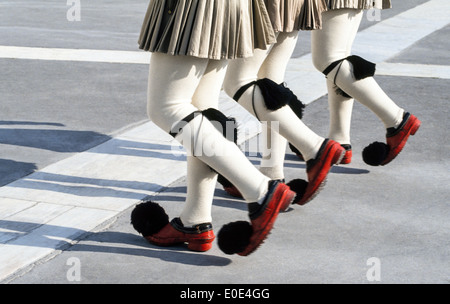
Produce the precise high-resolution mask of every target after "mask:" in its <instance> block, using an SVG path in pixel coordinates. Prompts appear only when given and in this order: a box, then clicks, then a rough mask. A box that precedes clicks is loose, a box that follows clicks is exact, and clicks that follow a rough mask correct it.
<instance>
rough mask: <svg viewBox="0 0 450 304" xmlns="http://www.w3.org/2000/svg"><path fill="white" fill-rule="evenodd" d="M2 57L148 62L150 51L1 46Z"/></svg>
mask: <svg viewBox="0 0 450 304" xmlns="http://www.w3.org/2000/svg"><path fill="white" fill-rule="evenodd" d="M0 58H9V59H30V60H55V61H81V62H104V63H129V64H148V63H149V62H150V53H148V52H144V51H142V52H128V51H108V50H86V49H60V48H36V47H18V46H0Z"/></svg>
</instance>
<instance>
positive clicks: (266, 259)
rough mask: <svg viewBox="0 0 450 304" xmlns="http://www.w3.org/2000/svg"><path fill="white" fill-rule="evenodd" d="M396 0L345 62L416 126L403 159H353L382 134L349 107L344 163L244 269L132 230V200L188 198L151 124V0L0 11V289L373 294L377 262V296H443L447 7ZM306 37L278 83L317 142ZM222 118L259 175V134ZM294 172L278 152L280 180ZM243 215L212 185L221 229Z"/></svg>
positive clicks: (12, 4)
mask: <svg viewBox="0 0 450 304" xmlns="http://www.w3.org/2000/svg"><path fill="white" fill-rule="evenodd" d="M396 2H400V1H394V8H393V9H392V10H389V11H383V12H382V15H381V20H380V21H376V22H375V21H370V20H369V19H370V18H364V22H363V25H362V26H361V31H360V33H359V36H358V40H357V42H356V44H355V53H358V54H361V55H363V56H364V57H366V58H369V59H371V60H373V61H375V62H377V63H378V76H377V78H376V79H377V80H378V81H379V83H380V85H381V87H382V88H383V89H385V91H386V92H387V93H388V95H389V96H391V97H392V98H393V99H394V100H395V101H396V102H397V103H398V104H399V105H401V106H403V107H404V108H406V109H407V110H408V111H411V112H413V113H415V114H416V115H417V116H418V117H419V118H420V119H421V120H422V122H423V126H422V128H421V129H420V131H419V133H418V134H417V135H416V136H414V137H412V138H411V140H410V142H408V145H407V147H406V148H405V151H404V152H403V153H402V154H401V155H400V156H399V158H398V160H396V161H395V162H393V163H392V164H390V165H389V166H387V167H383V168H378V167H377V168H373V167H368V166H367V165H365V164H364V163H363V162H362V160H361V150H362V148H363V147H364V146H366V145H367V144H368V143H370V142H372V141H375V140H379V141H381V140H383V136H384V130H383V127H382V125H381V123H380V122H379V121H378V120H377V119H376V117H375V116H374V115H372V113H371V112H369V111H368V110H367V109H365V108H364V107H362V106H360V105H359V104H357V105H356V107H355V112H354V116H353V125H352V126H353V127H352V138H353V142H352V144H353V146H354V153H355V156H354V161H353V163H352V164H351V165H348V166H338V167H335V168H333V170H332V174H331V175H330V178H329V181H328V183H327V186H326V188H325V189H324V190H323V191H322V192H321V193H320V195H319V196H318V197H317V198H316V199H315V200H314V201H313V202H311V204H309V205H308V206H305V207H303V208H293V210H291V211H290V212H288V213H286V214H283V215H282V216H280V219H279V221H277V223H276V229H274V231H273V233H272V234H271V236H270V238H269V240H268V241H267V242H266V243H265V244H264V246H262V247H261V248H260V249H259V250H258V251H257V252H255V254H253V255H252V256H250V257H249V258H242V257H238V256H227V255H224V254H223V253H222V252H220V250H219V249H218V248H217V246H214V248H213V249H212V250H211V251H209V252H207V253H193V252H190V251H187V250H185V249H184V248H182V247H177V248H171V249H161V248H157V247H154V246H151V245H149V244H147V243H146V242H145V241H144V240H143V239H142V238H140V237H139V236H138V235H137V234H136V233H135V232H134V231H133V229H132V227H131V226H130V223H129V217H130V212H131V210H132V208H133V206H134V205H135V204H136V203H137V202H139V201H140V200H141V199H143V198H145V197H148V196H150V197H151V198H152V199H153V200H155V201H157V202H159V203H160V204H161V205H163V206H164V208H165V209H166V210H167V212H168V213H169V215H170V216H171V217H174V216H177V215H178V213H179V211H180V210H181V207H182V203H183V201H184V195H185V192H186V185H185V179H184V175H185V168H184V166H185V165H184V155H183V153H179V154H174V153H173V149H177V146H176V145H175V144H174V142H173V141H172V140H171V138H170V137H168V136H167V135H166V134H163V133H162V132H161V131H160V130H159V129H158V128H156V127H155V126H154V125H153V124H152V123H151V122H148V121H147V118H146V114H145V99H146V97H145V96H146V77H147V67H146V62H147V60H148V54H145V53H144V54H143V53H141V52H137V50H136V39H137V34H138V29H139V27H140V22H141V20H142V14H143V12H145V8H146V6H147V1H134V2H133V4H131V5H129V4H127V5H121V4H106V3H105V4H104V3H102V2H101V1H96V2H95V3H87V2H85V1H81V11H80V12H81V20H80V21H74V22H69V21H68V20H67V16H66V13H67V11H68V10H69V9H71V7H70V6H67V5H66V2H65V1H46V2H45V4H44V3H43V1H31V0H29V1H6V2H3V3H2V4H1V5H0V6H2V8H4V9H2V10H0V66H1V68H2V71H4V72H3V73H2V75H1V76H0V78H1V81H0V92H1V96H0V99H1V110H0V186H2V187H1V188H0V252H1V254H0V281H1V282H4V283H258V284H259V283H282V284H283V283H286V284H291V283H368V282H369V280H368V278H367V274H368V273H369V274H371V273H372V272H371V270H372V269H373V267H376V266H377V265H378V264H377V263H378V262H379V265H380V267H381V268H380V272H379V273H380V280H381V282H382V283H448V282H449V278H450V267H449V254H448V252H449V233H448V231H449V229H448V228H449V224H448V223H449V215H450V214H449V205H448V202H449V198H450V191H449V188H448V184H449V181H450V180H449V161H448V152H447V151H448V148H449V145H448V143H447V142H448V140H447V139H448V134H447V130H448V127H449V124H448V121H447V118H448V106H447V104H448V95H449V94H448V86H449V78H450V72H449V67H448V66H449V63H450V61H449V55H448V49H449V39H448V37H449V29H450V26H449V22H450V19H449V18H448V16H447V15H446V14H445V12H447V11H448V1H443V0H430V1H425V0H422V1H408V3H403V2H404V1H403V2H401V3H396ZM49 3H50V4H49ZM44 6H45V9H44V8H43V7H44ZM443 6H446V9H442V7H443ZM427 12H433V14H431V13H427ZM441 15H442V16H441ZM111 16H114V18H111ZM428 18H429V19H428ZM386 33H389V34H388V35H387V34H386ZM308 39H309V36H308V34H307V33H302V34H301V39H300V41H299V45H298V47H297V49H296V52H295V54H294V56H293V59H292V62H291V64H290V67H289V71H288V73H287V75H286V79H287V82H288V83H289V85H290V87H291V88H293V90H294V91H295V92H296V93H297V95H298V96H300V98H301V99H302V100H304V101H306V102H308V103H310V104H309V106H308V107H307V113H306V117H305V122H306V123H307V124H308V125H309V126H311V128H312V129H313V130H315V131H316V132H318V133H319V134H323V135H324V136H326V134H327V124H328V123H327V121H328V116H327V103H326V96H325V94H326V91H325V88H324V82H323V76H322V75H320V74H318V73H316V72H315V71H314V69H312V67H311V64H310V57H309V56H310V55H309V54H308V53H309V41H308ZM80 49H81V50H82V51H80ZM84 50H88V51H84ZM91 50H96V51H95V52H94V51H91ZM221 108H222V109H223V110H224V111H225V112H227V113H230V114H233V115H235V116H237V117H238V118H239V119H240V121H242V122H243V123H245V124H246V125H247V126H248V127H249V132H248V134H247V138H250V141H245V142H244V143H243V149H246V150H247V153H249V157H250V158H251V159H252V161H253V162H254V163H255V164H257V163H258V159H259V158H258V156H257V155H256V156H255V155H254V153H250V152H254V151H256V150H257V144H258V140H259V137H258V136H256V137H254V135H256V134H257V131H258V125H257V124H256V123H255V121H254V120H252V118H251V117H249V116H248V115H247V114H246V113H245V112H243V111H242V110H241V109H240V108H239V107H237V106H236V105H235V104H234V103H233V102H230V100H229V99H227V98H226V97H225V96H222V100H221ZM149 135H150V136H149ZM247 138H243V140H244V139H247ZM304 169H305V166H304V163H302V162H299V161H297V159H296V158H295V156H294V155H292V154H291V153H288V155H287V156H286V176H287V179H288V180H290V179H293V178H299V177H300V178H304V177H305V172H304V171H305V170H304ZM245 208H246V206H245V204H244V203H243V202H241V201H239V200H235V199H232V198H230V197H229V196H227V195H226V193H225V192H224V191H223V190H222V189H220V187H218V188H217V191H216V198H215V201H214V208H213V217H214V226H215V227H216V230H217V231H218V229H219V228H220V227H221V226H222V225H223V224H225V223H227V222H229V221H234V220H237V219H245V218H246V212H245ZM371 258H376V259H375V260H372V259H371ZM372 261H375V262H376V263H375V264H371V263H370V262H372Z"/></svg>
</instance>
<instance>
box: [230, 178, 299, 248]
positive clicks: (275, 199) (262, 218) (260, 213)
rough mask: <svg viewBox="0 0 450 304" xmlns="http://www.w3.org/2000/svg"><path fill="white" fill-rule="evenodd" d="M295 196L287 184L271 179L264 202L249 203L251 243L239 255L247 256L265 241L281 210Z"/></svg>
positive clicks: (287, 205)
mask: <svg viewBox="0 0 450 304" xmlns="http://www.w3.org/2000/svg"><path fill="white" fill-rule="evenodd" d="M294 197H295V192H293V191H291V190H290V188H289V187H288V186H287V185H285V184H283V183H280V182H279V181H271V182H270V185H269V192H268V194H267V195H266V199H265V200H264V203H263V204H262V205H259V204H257V203H252V204H249V212H250V214H249V216H250V221H251V227H252V234H251V236H250V243H249V244H248V245H247V247H246V248H245V249H244V250H243V251H241V252H238V254H239V255H241V256H247V255H249V254H251V253H252V252H254V251H255V250H256V249H257V248H258V247H259V246H260V245H261V244H262V243H263V241H264V240H265V239H266V238H267V236H268V235H269V233H270V231H271V230H272V228H273V225H274V223H275V220H276V219H277V217H278V214H279V213H280V211H281V210H286V209H287V208H288V207H289V206H290V204H291V203H292V201H293V200H294Z"/></svg>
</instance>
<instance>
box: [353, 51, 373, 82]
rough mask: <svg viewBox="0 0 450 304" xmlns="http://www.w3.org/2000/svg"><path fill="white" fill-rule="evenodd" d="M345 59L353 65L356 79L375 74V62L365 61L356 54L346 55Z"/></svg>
mask: <svg viewBox="0 0 450 304" xmlns="http://www.w3.org/2000/svg"><path fill="white" fill-rule="evenodd" d="M347 60H348V61H349V62H350V63H351V64H352V65H353V75H354V76H355V79H356V80H361V79H364V78H367V77H373V75H375V70H376V64H375V63H372V62H370V61H367V60H365V59H364V58H362V57H359V56H356V55H352V56H348V57H347Z"/></svg>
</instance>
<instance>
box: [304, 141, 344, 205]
mask: <svg viewBox="0 0 450 304" xmlns="http://www.w3.org/2000/svg"><path fill="white" fill-rule="evenodd" d="M317 155H318V156H317V157H316V158H315V159H311V160H309V161H307V162H306V174H307V176H308V186H307V187H306V191H305V194H304V195H303V197H301V198H300V199H299V200H298V201H297V202H295V203H297V204H299V205H304V204H306V203H308V202H309V201H310V200H312V199H313V198H314V197H315V196H316V195H317V194H318V191H319V190H320V187H321V186H322V185H323V183H324V182H325V180H326V177H327V175H328V172H329V171H330V169H331V167H332V166H333V165H337V164H340V162H341V161H342V158H343V157H344V155H345V149H344V148H343V147H342V146H341V145H340V144H339V143H338V142H336V141H334V140H331V139H326V140H325V141H324V143H323V144H322V146H321V147H320V150H319V152H318V154H317Z"/></svg>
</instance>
